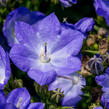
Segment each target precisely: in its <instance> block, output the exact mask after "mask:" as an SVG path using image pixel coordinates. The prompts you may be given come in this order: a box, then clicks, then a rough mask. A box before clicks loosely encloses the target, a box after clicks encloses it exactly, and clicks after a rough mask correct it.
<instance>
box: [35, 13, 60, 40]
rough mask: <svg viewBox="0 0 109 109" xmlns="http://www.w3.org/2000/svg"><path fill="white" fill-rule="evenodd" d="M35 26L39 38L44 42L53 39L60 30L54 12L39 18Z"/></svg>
mask: <svg viewBox="0 0 109 109" xmlns="http://www.w3.org/2000/svg"><path fill="white" fill-rule="evenodd" d="M37 26H38V27H37V31H38V32H39V34H40V39H41V40H43V41H44V42H47V41H48V40H50V39H52V40H53V39H55V36H56V35H57V34H58V33H59V32H60V22H59V21H58V18H57V17H56V15H55V14H54V13H52V14H50V15H48V16H47V17H45V18H44V19H43V20H41V21H40V22H39V24H38V25H37Z"/></svg>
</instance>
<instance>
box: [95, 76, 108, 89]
mask: <svg viewBox="0 0 109 109" xmlns="http://www.w3.org/2000/svg"><path fill="white" fill-rule="evenodd" d="M95 80H96V82H97V83H98V84H99V85H101V86H102V87H103V88H109V75H108V74H104V75H99V76H96V78H95Z"/></svg>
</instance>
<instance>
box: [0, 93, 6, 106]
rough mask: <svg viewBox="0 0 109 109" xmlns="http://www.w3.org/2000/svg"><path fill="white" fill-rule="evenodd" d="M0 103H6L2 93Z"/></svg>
mask: <svg viewBox="0 0 109 109" xmlns="http://www.w3.org/2000/svg"><path fill="white" fill-rule="evenodd" d="M0 103H1V104H3V103H6V99H5V94H4V93H3V91H0Z"/></svg>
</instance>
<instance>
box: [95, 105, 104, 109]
mask: <svg viewBox="0 0 109 109" xmlns="http://www.w3.org/2000/svg"><path fill="white" fill-rule="evenodd" d="M93 109H103V107H101V106H98V107H95V108H93Z"/></svg>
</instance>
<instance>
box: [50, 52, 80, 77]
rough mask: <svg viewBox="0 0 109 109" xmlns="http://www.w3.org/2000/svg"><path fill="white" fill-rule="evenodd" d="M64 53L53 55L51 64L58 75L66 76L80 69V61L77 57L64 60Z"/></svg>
mask: <svg viewBox="0 0 109 109" xmlns="http://www.w3.org/2000/svg"><path fill="white" fill-rule="evenodd" d="M63 55H65V54H64V53H61V55H60V54H57V55H54V58H53V59H51V64H52V65H53V66H54V69H55V70H56V72H57V74H58V75H66V74H71V73H73V72H76V71H78V70H80V69H81V61H80V59H79V58H78V57H74V56H71V57H68V58H64V57H63Z"/></svg>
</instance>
